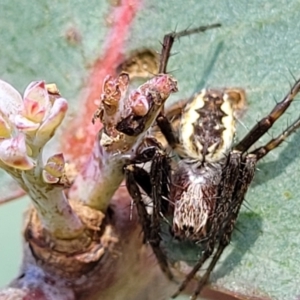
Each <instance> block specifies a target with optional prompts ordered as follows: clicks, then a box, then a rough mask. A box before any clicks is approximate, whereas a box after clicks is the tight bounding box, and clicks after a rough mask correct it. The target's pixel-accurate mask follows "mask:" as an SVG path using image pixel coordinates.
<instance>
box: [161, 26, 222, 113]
mask: <svg viewBox="0 0 300 300" xmlns="http://www.w3.org/2000/svg"><path fill="white" fill-rule="evenodd" d="M220 26H221V24H219V23H217V24H211V25H206V26H199V27H196V28H192V29H189V30H188V29H187V30H183V31H180V32H171V33H168V34H166V35H165V36H164V40H163V43H162V49H161V53H160V59H159V68H158V73H159V74H166V73H167V66H168V61H169V58H170V54H171V49H172V46H173V44H174V41H175V39H179V38H181V37H184V36H188V35H191V34H195V33H199V32H204V31H206V30H209V29H213V28H217V27H220ZM163 113H164V106H163V107H162V110H161V114H163Z"/></svg>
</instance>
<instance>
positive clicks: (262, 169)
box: [0, 0, 300, 300]
mask: <svg viewBox="0 0 300 300" xmlns="http://www.w3.org/2000/svg"><path fill="white" fill-rule="evenodd" d="M162 2H163V1H150V0H148V1H144V6H143V9H142V10H140V11H139V12H138V14H137V16H136V18H135V20H134V23H133V27H132V30H131V31H130V35H129V36H128V39H127V49H119V50H120V51H122V52H123V51H124V52H125V53H129V52H130V51H131V50H135V49H139V48H144V47H151V48H152V49H155V50H157V51H159V50H160V44H159V41H161V40H162V37H163V35H164V34H165V33H167V32H170V31H172V30H174V29H175V28H177V29H178V30H183V29H185V28H187V27H189V26H198V25H206V24H211V23H216V22H220V23H222V28H220V29H215V30H211V31H209V32H206V33H204V34H199V35H195V36H191V37H189V38H184V39H181V40H180V42H178V43H176V45H175V47H174V51H173V52H177V54H176V56H174V57H173V58H172V59H171V61H170V65H169V70H174V72H172V74H173V75H174V76H175V77H176V78H177V80H178V82H179V93H177V94H176V95H174V96H172V100H170V101H175V100H178V99H181V98H186V97H189V96H191V95H192V94H193V93H194V92H195V91H197V90H199V89H200V88H202V87H204V86H208V87H242V88H244V89H245V90H246V92H247V95H248V110H247V113H246V114H245V116H244V117H243V119H242V122H243V124H244V126H243V125H241V124H239V126H238V137H241V136H243V134H245V133H246V132H247V130H248V129H249V128H250V127H251V126H252V125H254V124H255V122H256V121H257V120H259V119H260V118H261V117H263V116H265V115H266V114H267V113H268V112H269V111H270V110H271V108H272V107H273V106H274V104H275V103H276V101H278V100H281V99H282V98H283V96H284V95H285V94H286V93H287V92H288V91H289V88H290V85H291V84H293V82H294V81H295V79H294V78H293V76H294V77H295V78H299V77H300V59H299V55H300V40H299V25H300V1H296V0H292V1H282V0H272V1H271V0H270V1H251V2H250V1H246V0H239V1H237V0H236V1H229V0H227V1H225V0H219V1H217V0H215V1H196V0H195V1H179V0H177V1H165V3H162ZM109 6H110V3H109V2H104V1H89V2H83V1H45V0H44V1H39V2H37V1H35V2H31V3H30V2H25V1H24V2H21V1H20V2H18V3H16V2H15V3H14V2H11V1H8V0H2V1H1V4H0V45H1V47H0V70H1V73H0V74H1V78H2V79H4V80H6V81H8V82H10V83H11V84H12V85H13V86H15V87H16V88H17V89H18V90H20V91H23V90H24V88H25V87H26V85H27V84H28V83H29V82H30V81H32V80H38V79H45V80H46V81H48V82H52V81H55V82H56V83H57V84H58V86H59V89H60V91H61V93H62V95H63V96H64V97H65V98H67V99H68V100H69V101H71V102H72V103H73V104H76V101H79V100H80V99H79V95H80V90H81V89H82V87H83V85H84V80H85V79H86V78H87V74H89V66H91V65H92V63H93V62H94V61H95V59H96V58H97V57H99V55H101V53H102V52H103V47H102V46H103V41H104V39H105V35H106V33H107V31H108V29H109V28H108V25H107V24H108V23H107V22H108V19H107V17H108V13H109ZM69 28H75V29H76V30H78V31H79V32H80V34H81V36H82V41H81V42H80V43H78V44H75V45H73V44H71V43H70V42H68V41H67V39H66V31H67V30H68V29H69ZM73 107H75V105H74V106H73ZM299 108H300V107H299V101H295V103H293V105H292V108H291V109H290V110H289V111H288V113H286V114H285V116H284V117H283V118H282V119H281V121H280V122H279V124H276V126H275V128H274V129H272V130H271V131H270V134H269V135H266V136H265V137H264V138H262V139H261V140H260V141H259V142H258V143H257V144H258V145H263V143H264V142H265V141H267V140H268V139H270V138H271V137H272V136H275V135H276V134H279V133H280V132H281V131H282V130H283V129H284V128H285V127H286V126H287V124H290V123H291V121H292V120H294V119H295V118H297V117H298V116H299V115H300V113H299V112H300V109H299ZM299 146H300V134H296V135H294V136H293V137H292V138H289V140H288V142H286V143H285V144H284V145H283V146H280V148H279V149H276V150H275V151H273V152H272V153H270V154H269V155H268V156H267V157H266V158H265V159H263V161H262V162H261V163H260V164H259V166H258V167H259V170H258V171H257V173H256V176H255V179H254V182H253V184H252V186H251V188H250V190H249V192H248V194H247V197H246V200H247V204H246V205H247V207H243V210H242V213H241V214H240V218H239V222H238V229H239V231H236V233H235V234H234V238H233V242H232V244H231V245H230V246H229V247H228V249H227V251H226V255H224V256H222V258H221V261H220V262H219V264H218V268H217V269H216V271H215V272H214V274H213V276H212V280H213V282H214V283H215V284H217V285H218V286H220V287H223V288H226V289H230V290H232V291H237V292H239V293H246V294H251V295H253V294H255V295H261V296H269V297H270V298H272V299H289V300H290V299H296V298H297V296H298V297H299V295H300V287H299V270H300V238H299V231H300V221H299V220H300V210H299V206H300V205H299V204H300V192H299V188H298V182H299V174H300V159H299V155H298V153H299ZM1 178H2V177H1ZM2 180H3V181H2ZM5 180H6V179H5V178H4V177H3V179H1V182H3V183H2V184H1V185H2V189H3V194H4V195H6V194H7V193H9V189H8V188H7V187H8V186H7V184H6V181H5ZM25 204H26V203H25V201H24V200H18V201H16V202H15V203H11V204H7V205H5V206H1V207H0V220H1V228H0V230H1V231H0V240H1V244H0V256H1V260H0V286H3V285H4V284H6V283H7V282H8V281H9V280H10V279H11V278H12V277H13V275H14V274H16V271H17V266H18V264H19V262H20V260H21V258H20V254H21V235H20V232H21V228H22V227H21V218H22V212H23V211H24V208H25V206H26V205H25Z"/></svg>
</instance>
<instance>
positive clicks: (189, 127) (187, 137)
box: [120, 31, 300, 299]
mask: <svg viewBox="0 0 300 300" xmlns="http://www.w3.org/2000/svg"><path fill="white" fill-rule="evenodd" d="M186 32H187V31H185V33H186ZM178 36H182V33H179V34H178ZM174 37H177V36H176V34H173V35H166V36H165V38H164V43H163V51H162V55H161V62H160V68H159V70H160V73H166V67H167V62H168V58H169V55H170V49H171V46H172V43H173V41H174ZM299 90H300V80H298V81H297V82H296V83H295V84H294V86H293V87H292V88H291V90H290V92H289V93H288V94H287V95H286V97H285V98H284V99H283V100H282V101H281V102H279V103H278V104H277V105H276V106H275V107H274V108H273V110H272V111H271V112H270V114H269V115H267V116H266V117H264V118H263V119H261V120H260V121H259V122H258V123H257V124H256V125H255V126H254V127H253V128H252V129H251V130H250V131H249V133H248V134H247V135H246V136H245V137H244V138H243V139H242V140H241V141H240V142H238V143H237V144H236V145H234V136H235V121H236V117H237V111H238V108H237V107H238V105H239V102H240V101H242V99H243V98H244V94H243V92H242V91H241V90H237V89H236V90H233V89H223V90H216V89H208V90H202V91H201V92H200V93H198V94H196V95H195V96H194V97H192V98H191V99H189V100H188V101H186V102H185V103H184V104H183V105H182V107H181V108H180V109H175V112H174V111H173V112H171V113H170V114H167V115H166V116H165V115H164V114H163V112H162V113H161V114H160V115H159V116H158V117H157V120H156V122H157V125H158V127H159V129H160V131H161V133H162V134H163V136H164V137H165V139H166V141H167V143H168V145H169V146H170V147H171V148H172V149H173V151H174V153H175V154H176V155H177V157H178V160H177V161H175V160H174V161H173V160H171V159H170V158H169V157H168V155H167V154H166V151H165V149H164V147H163V146H162V145H161V144H160V143H159V142H158V141H157V140H156V139H155V138H147V139H145V140H144V142H143V144H142V146H141V148H140V151H139V152H138V153H137V155H136V158H135V159H134V160H133V161H132V162H131V164H129V165H127V166H126V167H125V168H124V171H125V175H126V185H127V189H128V191H129V193H130V195H131V197H132V199H133V201H134V203H135V204H136V207H137V211H138V215H139V218H140V222H141V224H142V229H143V232H144V238H145V241H147V242H148V243H149V244H150V245H151V247H152V249H153V252H154V254H155V255H156V257H157V260H158V263H159V265H160V267H161V269H162V270H163V271H164V273H165V274H166V275H167V276H168V277H169V278H170V279H172V278H173V274H172V272H171V271H170V269H169V264H168V259H167V257H166V255H165V253H164V251H163V250H162V249H161V245H160V243H161V229H160V228H161V227H160V226H161V221H162V220H163V221H164V220H166V216H169V215H171V219H172V226H171V233H172V235H173V236H174V237H176V238H177V239H179V240H189V241H192V242H193V243H195V244H197V245H198V246H199V249H200V250H199V252H200V253H201V255H200V258H199V260H198V262H197V263H196V265H195V266H194V267H193V268H192V270H191V272H190V273H189V274H188V275H187V276H186V278H185V280H184V281H183V282H182V283H181V285H180V286H179V288H178V290H177V291H176V293H174V295H173V297H174V298H175V297H176V296H178V295H179V294H180V293H181V292H182V291H183V290H184V289H185V288H186V287H187V285H188V283H189V282H190V281H191V280H192V279H193V278H194V276H195V275H196V273H197V272H198V271H199V270H200V269H201V267H202V266H203V264H204V263H205V262H206V261H207V260H208V259H209V258H211V261H210V262H209V265H208V268H207V269H206V270H205V272H204V275H203V276H202V277H201V279H200V280H199V281H198V285H197V287H196V289H195V291H194V293H193V295H192V297H191V299H196V298H197V296H198V295H199V294H200V292H201V290H202V288H203V286H204V285H205V284H206V283H207V281H208V279H209V276H210V273H211V272H212V270H213V269H214V267H215V265H216V263H217V262H218V260H219V258H220V256H221V255H222V253H223V251H224V249H225V248H226V246H227V245H228V244H229V242H230V239H231V235H232V232H233V230H234V226H235V223H236V220H237V217H238V213H239V210H240V207H241V205H242V203H243V200H244V197H245V194H246V192H247V190H248V187H249V185H250V184H251V182H252V180H253V176H254V173H255V169H256V164H257V162H258V161H259V160H260V159H262V158H263V157H264V156H265V155H267V154H268V153H269V152H270V151H272V150H273V149H275V148H276V147H277V146H279V145H280V144H281V143H282V142H283V141H284V140H285V139H286V138H287V137H288V136H289V135H290V134H291V133H293V132H294V131H295V130H296V129H297V128H298V127H300V118H298V119H297V120H296V121H295V122H294V123H292V124H291V126H289V127H288V128H287V129H286V130H285V131H284V132H283V133H282V134H280V135H279V136H277V137H276V138H274V139H272V140H271V141H269V142H268V143H267V144H265V145H264V146H262V147H259V148H257V149H255V150H250V148H251V147H252V146H253V145H254V144H255V142H256V141H257V140H258V139H259V138H260V137H262V136H263V135H264V134H265V133H266V132H267V131H268V130H269V129H270V128H271V127H272V125H273V124H274V123H275V122H276V121H277V120H278V119H279V118H280V116H281V115H282V114H283V113H284V112H285V111H286V109H287V108H288V107H289V105H290V104H291V102H292V101H293V99H294V98H295V96H296V95H297V93H298V92H299ZM237 99H238V100H237ZM173 120H175V121H174V124H175V125H176V126H174V124H172V121H173ZM121 127H122V128H121ZM129 127H130V126H129ZM174 127H175V128H174ZM122 130H123V132H124V133H126V134H132V129H130V130H127V129H126V126H124V124H123V123H122V126H120V131H122ZM150 160H151V161H152V164H151V167H150V171H149V172H148V171H146V170H144V169H143V168H141V167H139V166H137V164H140V163H144V162H148V161H150ZM171 164H172V168H171ZM139 187H140V188H141V189H142V190H143V191H144V192H145V193H146V194H147V195H148V196H149V197H150V198H151V199H152V201H153V204H152V207H153V212H152V214H151V215H150V214H148V212H147V209H146V207H145V204H144V202H143V201H142V195H141V191H140V188H139Z"/></svg>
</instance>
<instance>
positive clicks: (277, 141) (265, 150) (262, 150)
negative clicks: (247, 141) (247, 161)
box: [251, 118, 300, 160]
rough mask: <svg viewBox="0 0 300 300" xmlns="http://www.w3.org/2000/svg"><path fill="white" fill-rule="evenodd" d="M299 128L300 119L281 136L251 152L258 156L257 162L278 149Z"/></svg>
mask: <svg viewBox="0 0 300 300" xmlns="http://www.w3.org/2000/svg"><path fill="white" fill-rule="evenodd" d="M299 127H300V118H298V119H297V120H296V121H295V122H294V123H293V124H292V125H290V126H289V127H288V128H287V129H286V130H284V131H283V132H282V133H281V134H280V135H279V136H277V137H276V138H274V139H272V140H270V141H269V142H268V143H267V144H266V145H264V146H262V147H259V148H257V149H255V150H254V151H252V152H251V154H254V155H256V157H257V160H259V159H261V158H263V157H264V156H265V155H267V154H268V153H269V152H270V151H272V150H273V149H275V148H276V147H278V146H279V145H280V144H281V143H282V142H283V141H284V140H285V139H286V138H287V137H288V136H289V135H290V134H292V133H293V132H294V131H296V130H297V129H298V128H299Z"/></svg>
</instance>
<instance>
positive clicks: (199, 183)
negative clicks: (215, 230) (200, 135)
mask: <svg viewBox="0 0 300 300" xmlns="http://www.w3.org/2000/svg"><path fill="white" fill-rule="evenodd" d="M179 165H180V167H179V168H178V169H177V170H176V171H175V173H174V174H173V178H172V187H171V197H170V199H171V200H172V201H173V202H174V212H173V232H174V235H175V236H177V237H178V238H181V239H186V238H188V239H189V240H196V241H199V240H201V239H202V238H204V237H205V236H206V234H207V230H209V226H210V221H211V218H212V215H213V212H214V210H215V206H216V200H217V193H218V184H219V183H220V180H221V173H222V171H221V165H219V164H217V165H211V164H205V165H203V166H202V167H200V168H196V166H192V167H191V165H188V164H186V163H185V162H184V161H180V162H179Z"/></svg>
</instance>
